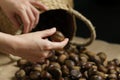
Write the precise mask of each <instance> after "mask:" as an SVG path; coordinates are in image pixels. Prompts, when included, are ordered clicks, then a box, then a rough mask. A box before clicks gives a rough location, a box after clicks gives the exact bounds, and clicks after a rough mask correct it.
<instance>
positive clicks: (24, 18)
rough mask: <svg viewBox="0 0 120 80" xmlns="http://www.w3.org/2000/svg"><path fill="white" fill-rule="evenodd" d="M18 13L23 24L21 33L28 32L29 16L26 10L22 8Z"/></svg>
mask: <svg viewBox="0 0 120 80" xmlns="http://www.w3.org/2000/svg"><path fill="white" fill-rule="evenodd" d="M18 14H19V16H20V17H21V19H22V22H23V24H24V30H23V33H27V32H29V26H30V19H29V16H28V14H27V12H26V10H24V9H23V10H21V11H19V12H18Z"/></svg>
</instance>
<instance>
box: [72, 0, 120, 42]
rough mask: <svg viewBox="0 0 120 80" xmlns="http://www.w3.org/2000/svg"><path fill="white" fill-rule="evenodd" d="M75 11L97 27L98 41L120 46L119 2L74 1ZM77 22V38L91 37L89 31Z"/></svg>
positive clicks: (100, 0)
mask: <svg viewBox="0 0 120 80" xmlns="http://www.w3.org/2000/svg"><path fill="white" fill-rule="evenodd" d="M74 3H75V5H74V9H76V10H78V11H79V12H80V13H82V14H83V15H84V16H86V17H87V18H88V19H89V20H90V21H91V22H92V23H93V25H94V26H95V29H96V33H97V39H100V40H104V41H107V42H111V43H119V44H120V2H119V0H74ZM76 21H77V33H76V36H79V37H85V38H87V37H88V36H89V30H88V28H86V25H85V24H84V23H82V21H80V20H78V19H77V20H76Z"/></svg>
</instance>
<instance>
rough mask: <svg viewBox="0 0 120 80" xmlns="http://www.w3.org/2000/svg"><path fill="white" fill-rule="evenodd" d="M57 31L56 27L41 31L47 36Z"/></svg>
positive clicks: (43, 35) (43, 36)
mask: <svg viewBox="0 0 120 80" xmlns="http://www.w3.org/2000/svg"><path fill="white" fill-rule="evenodd" d="M55 32H56V28H51V29H46V30H43V31H41V32H40V33H41V37H42V38H45V37H48V36H51V35H53V34H54V33H55Z"/></svg>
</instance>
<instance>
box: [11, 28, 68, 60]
mask: <svg viewBox="0 0 120 80" xmlns="http://www.w3.org/2000/svg"><path fill="white" fill-rule="evenodd" d="M55 32H56V28H52V29H48V30H44V31H38V32H34V33H28V34H22V35H17V36H16V40H17V45H15V46H14V50H13V51H10V52H12V54H14V55H17V56H20V57H22V58H25V59H27V60H29V61H32V62H38V61H40V59H44V58H46V57H48V55H49V52H50V51H51V50H52V49H62V48H63V47H64V46H65V45H66V44H67V42H68V39H65V40H64V41H62V42H51V41H49V40H48V39H46V38H47V37H49V36H51V35H52V34H54V33H55ZM15 42H16V41H15Z"/></svg>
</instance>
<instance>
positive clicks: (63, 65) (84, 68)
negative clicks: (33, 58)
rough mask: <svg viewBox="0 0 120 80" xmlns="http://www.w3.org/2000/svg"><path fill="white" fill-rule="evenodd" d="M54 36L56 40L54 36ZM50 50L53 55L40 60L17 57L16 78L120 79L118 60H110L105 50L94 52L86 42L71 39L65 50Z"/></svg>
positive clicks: (45, 79) (39, 79)
mask: <svg viewBox="0 0 120 80" xmlns="http://www.w3.org/2000/svg"><path fill="white" fill-rule="evenodd" d="M60 35H61V34H60ZM55 36H56V35H55ZM57 36H59V35H57ZM57 36H56V37H57ZM59 38H60V37H59ZM51 39H52V40H53V39H55V40H54V41H56V40H57V39H56V38H54V37H52V38H51ZM60 39H62V38H60ZM63 39H64V38H63ZM51 53H52V55H50V56H49V57H48V58H47V59H45V60H41V61H40V62H37V63H32V62H30V61H27V60H25V59H20V60H18V61H17V66H18V67H19V70H18V71H17V72H16V73H15V78H16V79H17V80H120V62H119V60H118V59H113V60H109V61H108V60H107V55H106V54H105V53H104V52H99V53H94V52H92V51H89V50H87V49H86V48H85V47H83V46H79V45H73V44H70V43H69V44H68V45H67V46H66V47H65V48H64V49H63V50H52V51H51Z"/></svg>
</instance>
